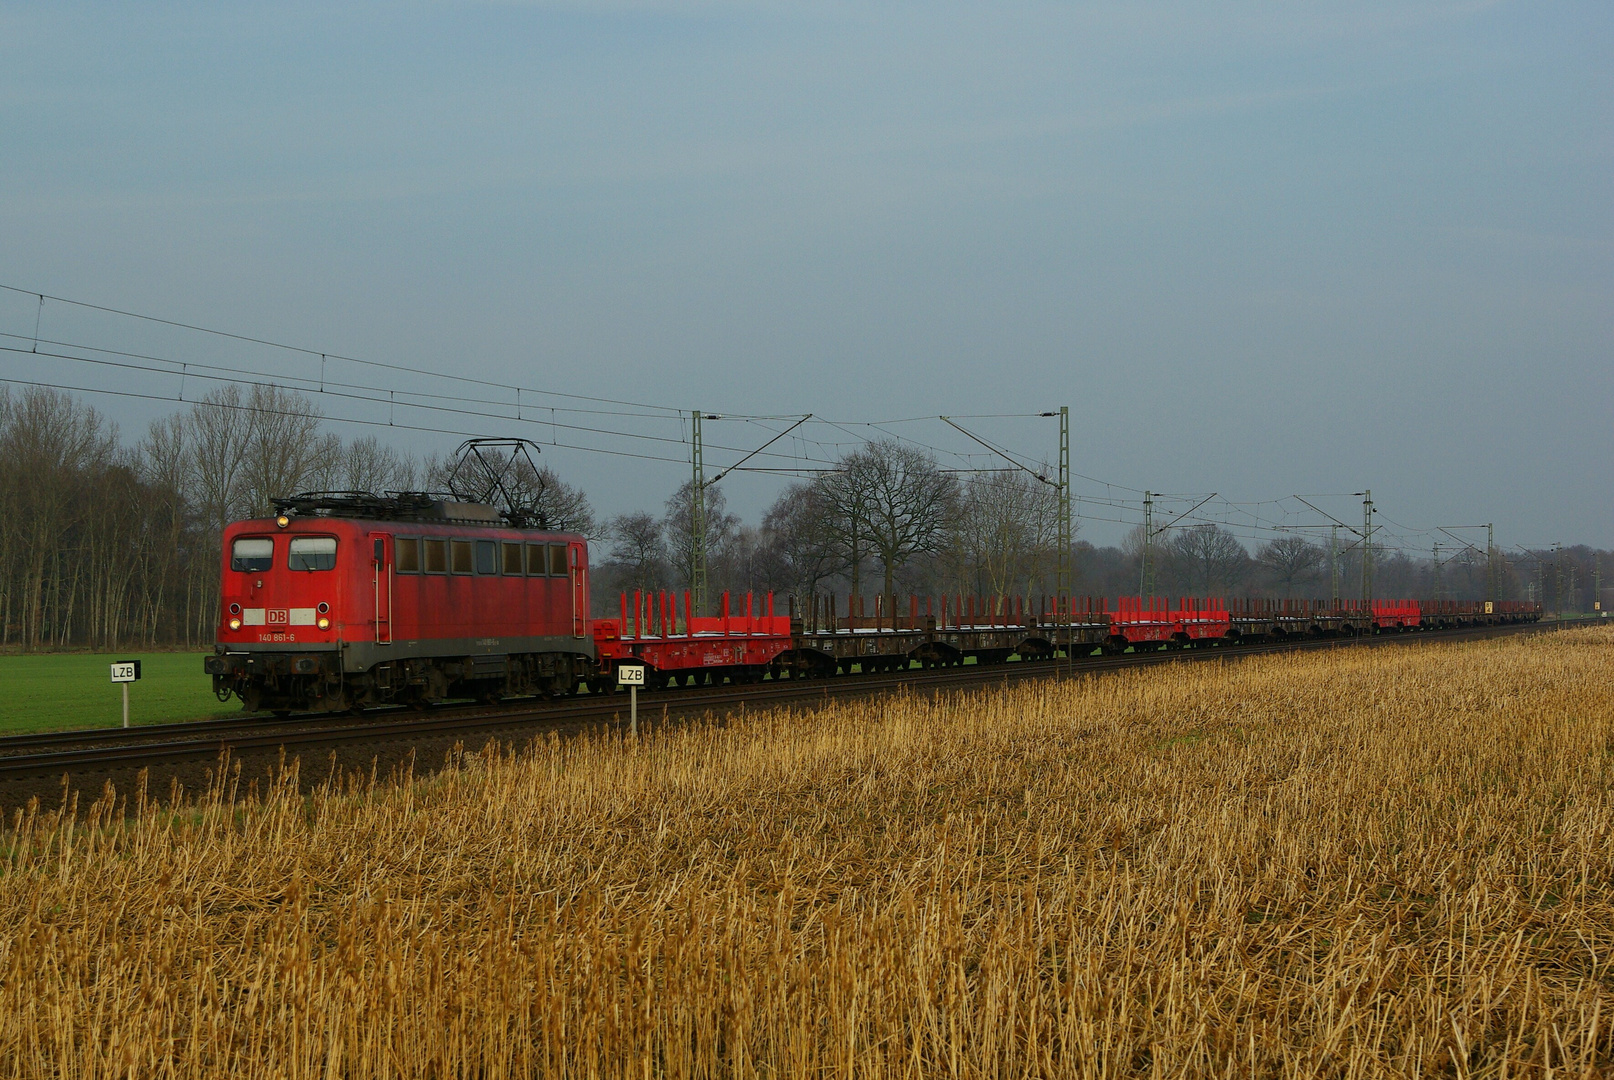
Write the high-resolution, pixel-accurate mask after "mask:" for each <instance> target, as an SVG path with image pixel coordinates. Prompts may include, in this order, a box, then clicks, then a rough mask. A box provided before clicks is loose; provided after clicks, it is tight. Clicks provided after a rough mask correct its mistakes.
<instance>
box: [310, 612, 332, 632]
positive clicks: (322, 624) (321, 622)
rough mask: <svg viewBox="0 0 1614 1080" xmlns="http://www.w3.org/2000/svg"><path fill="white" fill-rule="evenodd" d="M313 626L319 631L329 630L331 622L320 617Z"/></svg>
mask: <svg viewBox="0 0 1614 1080" xmlns="http://www.w3.org/2000/svg"><path fill="white" fill-rule="evenodd" d="M314 625H315V626H317V627H319V628H320V629H321V630H329V629H330V628H331V620H329V619H327V618H325V616H323V615H321V616H320V619H319V622H317V623H315V624H314Z"/></svg>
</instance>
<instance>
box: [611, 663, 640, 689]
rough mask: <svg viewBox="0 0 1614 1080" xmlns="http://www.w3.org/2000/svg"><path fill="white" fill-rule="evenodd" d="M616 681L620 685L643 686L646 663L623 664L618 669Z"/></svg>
mask: <svg viewBox="0 0 1614 1080" xmlns="http://www.w3.org/2000/svg"><path fill="white" fill-rule="evenodd" d="M616 681H617V685H618V686H643V685H644V665H643V664H623V665H622V666H621V667H619V668H617V669H616Z"/></svg>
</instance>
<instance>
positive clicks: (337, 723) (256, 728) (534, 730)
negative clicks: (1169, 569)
mask: <svg viewBox="0 0 1614 1080" xmlns="http://www.w3.org/2000/svg"><path fill="white" fill-rule="evenodd" d="M1593 622H1601V620H1593V619H1587V620H1554V621H1550V622H1540V623H1534V624H1528V625H1518V626H1501V627H1483V628H1478V629H1470V630H1444V631H1423V632H1418V633H1405V634H1385V635H1379V636H1374V637H1368V638H1332V639H1310V640H1303V641H1285V642H1270V643H1261V644H1253V645H1236V646H1226V647H1215V648H1194V649H1183V650H1169V649H1160V650H1153V651H1144V652H1135V653H1128V654H1124V655H1121V656H1088V657H1077V658H1074V659H1059V660H1042V661H1026V662H1014V663H1006V664H991V665H968V666H964V667H957V668H943V669H936V670H910V671H906V672H900V673H891V674H883V675H860V676H843V677H838V678H830V679H785V680H780V681H777V682H764V683H760V684H751V685H745V686H722V687H708V688H702V689H693V690H692V689H682V690H663V691H655V692H648V693H645V694H644V695H642V696H641V700H640V708H641V712H643V713H645V714H647V719H649V720H651V721H652V722H659V721H660V720H661V718H662V717H663V716H665V717H667V718H669V719H670V718H673V717H686V716H690V715H703V714H708V713H722V712H727V711H731V710H733V709H735V708H739V707H773V706H778V705H793V704H795V705H799V704H809V703H812V702H818V701H828V700H830V699H832V698H835V699H846V698H852V697H860V696H870V695H879V694H886V693H892V692H895V691H907V692H910V693H927V694H936V693H941V692H945V691H949V690H958V689H967V688H970V687H979V686H983V685H988V684H994V683H995V684H1003V685H1007V684H1009V683H1016V682H1020V681H1023V680H1026V679H1047V678H1065V677H1070V676H1073V675H1085V674H1091V673H1094V672H1102V671H1111V670H1118V669H1120V668H1126V667H1140V666H1145V665H1151V664H1169V663H1180V662H1194V661H1200V660H1223V659H1235V658H1239V657H1245V656H1257V655H1267V654H1271V653H1283V652H1308V651H1315V650H1320V649H1337V648H1357V647H1367V648H1373V647H1389V646H1395V645H1411V644H1417V643H1420V642H1431V641H1453V640H1472V639H1478V638H1488V637H1499V636H1504V635H1508V634H1521V633H1524V634H1528V633H1542V632H1550V631H1553V630H1558V629H1563V628H1566V627H1569V626H1574V625H1580V624H1584V623H1593ZM626 704H627V702H626V701H625V700H624V698H623V697H622V696H621V695H587V696H584V697H578V698H568V699H565V700H562V701H554V702H534V701H524V702H520V703H511V704H510V705H507V706H503V707H498V706H495V707H491V708H489V707H480V708H468V707H463V706H446V707H442V708H437V709H431V710H427V711H425V712H412V711H407V710H402V709H399V710H389V711H385V712H373V713H366V714H363V715H360V716H350V715H335V716H301V717H294V718H282V717H269V716H250V717H239V718H229V719H222V720H212V721H195V722H190V723H183V724H163V725H154V726H149V727H141V728H133V729H123V728H113V729H95V730H90V731H79V732H58V733H50V734H28V735H13V736H6V737H0V806H4V807H6V808H7V809H10V808H14V807H16V806H20V805H22V803H23V802H24V801H26V797H27V796H28V795H29V794H42V793H44V792H46V791H64V790H65V789H66V788H67V787H68V786H69V785H70V780H69V778H70V777H85V778H86V779H90V778H93V779H97V780H100V779H103V778H105V779H112V778H115V777H118V776H125V777H126V776H129V775H132V774H135V773H137V772H138V771H139V770H142V769H146V770H149V769H153V768H154V767H160V766H175V765H185V764H191V765H195V764H197V763H201V764H203V765H212V764H214V763H216V762H217V761H218V760H219V759H220V757H221V755H224V754H228V755H230V757H232V758H234V759H243V758H255V757H261V756H264V755H274V756H275V757H277V758H278V757H279V756H280V755H281V754H284V755H285V756H287V757H291V756H294V755H305V756H306V755H309V754H311V753H315V752H329V751H332V750H333V749H335V748H338V747H344V748H352V747H359V748H362V749H363V750H364V751H365V752H366V753H369V752H371V751H374V750H375V749H377V748H381V747H391V748H393V750H394V751H398V750H402V751H404V752H405V753H407V752H409V751H410V750H412V749H413V748H415V747H418V746H421V745H422V744H426V745H428V746H429V745H431V744H434V743H435V744H437V745H442V743H443V740H445V739H447V740H452V741H453V742H461V741H466V740H468V739H471V738H478V739H485V738H506V737H508V738H512V739H520V738H524V737H525V738H530V737H532V736H533V735H538V734H548V733H550V732H557V733H560V734H566V733H572V732H578V731H582V730H585V729H588V728H591V727H592V728H597V727H599V726H601V725H605V724H611V723H613V722H616V721H619V720H621V719H622V714H623V713H624V712H625V706H626ZM397 756H398V755H397V754H396V753H395V754H394V757H395V758H396V757H397ZM364 760H366V761H368V760H370V759H369V758H365V759H364ZM42 785H43V786H42Z"/></svg>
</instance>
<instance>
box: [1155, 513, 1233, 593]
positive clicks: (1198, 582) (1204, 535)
mask: <svg viewBox="0 0 1614 1080" xmlns="http://www.w3.org/2000/svg"><path fill="white" fill-rule="evenodd" d="M1167 549H1168V551H1169V553H1170V556H1171V558H1172V559H1173V561H1174V562H1175V563H1176V564H1177V567H1178V568H1179V569H1180V572H1181V573H1182V575H1183V579H1184V581H1185V583H1186V584H1187V586H1188V588H1189V589H1190V590H1192V591H1195V592H1197V593H1198V594H1199V595H1202V596H1216V595H1218V594H1220V593H1222V592H1224V591H1225V590H1226V589H1227V587H1228V586H1229V585H1230V584H1232V583H1233V582H1234V581H1236V580H1238V577H1239V575H1240V573H1241V572H1242V571H1243V569H1244V564H1245V563H1246V562H1247V561H1249V557H1250V556H1249V554H1248V553H1247V552H1246V551H1245V550H1244V545H1243V544H1241V543H1239V540H1238V537H1236V536H1234V535H1233V534H1232V533H1230V532H1228V531H1227V530H1226V529H1224V528H1222V527H1221V526H1220V525H1196V526H1193V527H1190V528H1186V529H1182V530H1181V531H1179V532H1178V533H1177V535H1176V536H1173V537H1172V538H1171V542H1170V543H1169V544H1168V545H1167Z"/></svg>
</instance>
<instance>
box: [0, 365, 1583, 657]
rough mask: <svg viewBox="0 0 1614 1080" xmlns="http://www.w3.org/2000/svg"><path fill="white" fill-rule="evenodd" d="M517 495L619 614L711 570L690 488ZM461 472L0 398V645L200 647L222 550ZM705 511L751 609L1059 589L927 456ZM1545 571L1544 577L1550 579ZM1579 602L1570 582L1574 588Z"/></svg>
mask: <svg viewBox="0 0 1614 1080" xmlns="http://www.w3.org/2000/svg"><path fill="white" fill-rule="evenodd" d="M511 465H512V467H511V469H510V470H509V471H508V472H507V473H506V474H505V475H504V476H503V480H502V482H503V483H504V484H505V485H506V487H507V488H509V490H510V494H511V497H513V498H516V499H517V500H519V501H521V502H522V503H523V504H524V505H526V506H527V507H529V508H530V509H532V510H533V511H535V513H536V517H537V518H538V519H540V520H543V521H545V522H547V523H549V524H551V525H554V526H561V527H565V528H568V529H572V530H575V531H578V532H582V533H584V534H585V535H588V536H590V537H592V538H594V539H597V540H604V541H607V543H605V544H604V545H602V547H603V548H604V552H603V554H597V555H596V558H595V566H596V575H595V583H596V589H595V596H596V604H597V610H599V611H601V612H602V613H603V612H606V611H609V610H611V608H612V607H613V606H614V603H615V592H616V590H617V589H618V588H620V589H629V590H631V589H644V590H652V591H653V590H658V589H676V590H682V589H687V588H689V585H690V581H691V579H692V577H693V573H694V566H695V547H694V544H693V542H692V538H691V530H690V521H691V517H692V515H691V508H692V500H693V499H694V498H695V497H697V493H696V492H694V491H693V489H692V486H691V485H690V484H689V483H685V484H684V485H683V486H682V487H681V488H679V489H678V490H677V491H675V492H673V494H672V495H671V496H670V497H669V498H668V499H667V500H666V503H665V505H664V506H663V507H662V509H661V513H659V514H657V513H650V512H637V513H629V514H623V515H619V516H617V517H614V518H612V519H610V520H609V521H604V522H598V523H597V522H596V519H595V516H594V513H593V511H592V508H591V507H590V505H589V501H588V499H587V497H586V495H585V494H584V493H583V492H581V491H580V490H578V489H576V488H574V487H571V486H569V485H567V484H565V483H564V482H562V481H561V480H560V478H559V477H557V476H556V475H555V474H554V473H553V472H552V471H551V470H549V469H548V468H547V467H543V468H539V467H536V466H534V465H533V464H532V463H531V462H530V461H512V463H511ZM451 471H452V463H451V462H449V461H446V460H441V459H436V458H426V459H424V460H416V459H413V458H411V457H409V456H408V455H405V454H401V453H399V452H398V451H397V450H395V449H393V448H391V447H389V446H386V445H384V444H382V443H381V442H379V441H378V440H376V439H375V438H371V437H366V438H359V439H355V440H352V441H349V442H344V441H343V440H341V439H340V438H338V437H337V436H335V435H333V434H331V433H329V432H328V431H326V430H325V429H324V427H323V425H322V423H321V419H320V416H319V413H318V410H317V409H316V408H314V406H313V403H312V402H310V401H309V400H308V399H307V398H305V397H303V396H302V395H299V394H296V393H292V392H288V391H283V390H278V389H275V388H272V387H264V386H257V387H252V388H250V389H246V390H243V389H241V388H238V387H235V386H225V387H223V388H221V389H219V390H217V391H215V392H214V393H213V394H212V395H210V396H209V397H207V398H205V399H203V400H201V401H199V402H196V403H194V404H191V405H189V406H187V407H185V408H184V409H182V410H180V411H178V412H175V413H173V414H172V415H169V416H167V417H164V418H162V419H160V420H158V421H156V422H154V423H153V424H151V425H150V427H149V428H148V429H147V430H146V432H145V433H144V434H143V436H142V437H140V438H139V439H137V440H135V441H134V442H132V443H126V442H124V441H122V440H120V438H119V435H118V431H117V429H116V428H115V426H114V425H112V424H111V423H109V422H108V421H107V420H106V419H105V418H104V417H103V416H101V415H100V414H99V413H98V412H96V411H95V410H94V409H92V408H90V407H88V406H86V405H84V404H83V403H81V402H79V401H77V400H76V399H74V398H72V397H70V396H69V395H67V394H65V393H62V392H60V391H55V390H49V389H40V388H32V389H29V390H26V391H24V392H22V393H17V394H8V393H6V392H5V391H3V390H0V646H8V647H21V648H26V649H40V648H53V647H64V646H83V645H89V646H93V647H113V646H118V645H121V644H124V643H150V644H157V643H174V644H198V643H205V642H207V641H208V640H210V639H211V636H212V633H213V623H214V620H215V615H216V611H215V609H216V606H217V590H218V573H219V570H218V566H219V555H218V552H219V547H218V545H219V536H220V532H221V530H222V529H223V527H224V526H225V525H226V524H228V523H229V522H231V521H233V520H237V519H239V518H242V517H248V516H253V515H258V514H264V513H267V512H268V511H269V510H270V509H271V506H272V501H273V500H274V499H275V498H276V497H279V496H283V495H286V494H290V493H294V492H297V491H305V490H327V491H328V490H358V491H373V492H382V491H399V490H420V489H424V490H443V489H445V488H446V487H447V486H448V480H449V474H450V472H451ZM698 497H700V498H701V499H702V500H703V502H704V510H705V522H706V544H705V551H706V565H707V569H708V581H709V594H710V595H713V596H715V595H716V594H717V593H718V592H720V591H723V590H729V591H734V592H743V591H755V592H762V591H773V592H777V593H780V594H786V595H796V596H802V597H805V596H808V595H811V594H815V593H822V592H838V593H841V594H843V595H844V594H845V593H856V594H858V595H863V594H864V593H874V592H879V593H883V594H886V595H888V596H889V595H896V594H899V593H941V592H946V593H967V594H974V595H982V596H1007V595H1023V596H1035V595H1036V594H1038V593H1051V592H1052V591H1054V587H1055V583H1054V577H1055V569H1056V566H1057V563H1058V550H1057V544H1058V534H1059V528H1058V499H1057V497H1056V494H1055V492H1054V490H1053V489H1052V488H1051V487H1050V486H1049V485H1048V484H1047V483H1046V482H1044V481H1042V480H1040V479H1039V478H1038V477H1036V476H1034V475H1031V474H1029V473H1027V472H1025V471H1023V470H1013V469H1006V470H1002V471H996V472H973V473H964V474H958V473H950V472H947V471H945V470H943V469H942V468H941V467H940V466H939V465H938V464H937V462H936V461H935V459H933V458H932V457H931V456H930V455H929V454H927V453H926V452H925V451H923V450H922V449H919V448H916V447H914V446H912V445H910V444H906V443H902V442H898V441H894V440H885V441H877V442H871V443H869V444H867V445H865V446H863V447H861V448H860V449H858V450H856V451H854V452H852V453H849V454H847V455H846V456H845V457H844V458H843V459H842V460H841V461H840V462H838V463H837V467H836V468H835V469H833V470H831V471H828V472H825V473H822V474H820V475H818V476H817V477H815V478H814V479H812V480H810V481H806V482H802V483H797V484H793V485H791V486H789V487H788V488H786V489H785V490H784V491H783V492H782V493H781V494H780V496H779V497H778V498H777V499H776V500H775V502H774V503H773V504H772V505H771V506H770V507H769V508H768V509H767V511H766V512H765V513H764V514H763V516H762V518H761V521H760V522H759V523H758V524H756V525H748V524H746V523H745V522H743V521H742V520H741V519H740V518H739V516H738V515H736V514H734V513H732V512H731V511H730V510H729V508H728V506H727V502H726V500H725V498H724V495H723V492H722V490H721V489H720V488H719V487H717V486H715V485H712V486H708V487H706V488H705V490H703V491H701V492H699V493H698ZM1142 558H1143V543H1142V536H1141V531H1135V532H1134V533H1133V534H1132V535H1131V536H1130V537H1129V538H1128V539H1127V540H1126V541H1125V542H1124V543H1123V544H1122V545H1121V546H1119V547H1094V546H1092V545H1090V544H1086V543H1082V542H1078V543H1076V545H1075V546H1074V548H1073V549H1072V552H1071V559H1072V565H1073V569H1074V574H1075V580H1074V582H1073V585H1074V591H1075V592H1077V593H1087V594H1090V595H1094V596H1111V597H1113V596H1119V595H1133V594H1136V593H1137V592H1138V591H1139V589H1140V584H1141V581H1140V569H1141V565H1142ZM1150 558H1151V565H1152V566H1153V568H1154V573H1153V578H1154V581H1155V583H1156V591H1157V592H1158V593H1160V594H1162V595H1277V596H1312V597H1325V596H1327V595H1329V593H1330V591H1331V590H1332V589H1333V588H1334V582H1335V581H1336V580H1337V581H1338V582H1339V588H1340V594H1341V595H1343V596H1353V595H1356V593H1357V588H1358V582H1359V581H1360V573H1361V568H1360V561H1359V558H1358V557H1355V556H1352V555H1351V554H1350V553H1349V552H1346V553H1342V554H1336V555H1334V556H1331V555H1330V553H1329V552H1328V550H1327V549H1326V548H1325V547H1324V546H1323V545H1321V544H1318V543H1314V542H1312V541H1310V540H1308V539H1306V538H1304V537H1300V536H1292V535H1291V536H1279V537H1277V538H1275V539H1273V540H1271V541H1270V542H1268V543H1265V544H1263V545H1261V546H1260V547H1258V548H1257V549H1256V550H1255V551H1254V552H1253V554H1252V552H1251V551H1250V550H1249V549H1248V548H1247V547H1246V546H1245V544H1244V542H1243V541H1241V540H1240V539H1239V538H1238V537H1237V536H1235V535H1234V534H1232V533H1231V532H1229V531H1228V530H1226V529H1225V528H1222V527H1220V526H1216V525H1207V524H1203V523H1196V524H1194V525H1193V526H1192V527H1183V528H1177V529H1173V530H1172V531H1171V532H1169V533H1168V534H1163V535H1161V536H1158V537H1155V538H1153V540H1152V543H1151V546H1150ZM1532 560H1533V562H1532ZM1602 560H1603V553H1601V552H1593V551H1591V550H1590V549H1582V548H1575V549H1568V550H1567V551H1565V552H1562V553H1553V554H1548V553H1523V554H1521V555H1519V556H1517V557H1514V558H1511V559H1502V558H1499V557H1496V556H1493V557H1492V559H1491V560H1490V561H1489V562H1487V559H1486V557H1485V555H1484V553H1483V552H1479V551H1472V550H1471V551H1463V552H1459V553H1457V554H1456V555H1455V556H1453V555H1451V554H1450V553H1449V552H1448V554H1447V555H1446V556H1444V557H1443V558H1442V560H1441V563H1440V564H1439V565H1438V566H1437V565H1436V564H1435V563H1434V561H1433V560H1432V559H1428V560H1419V559H1414V558H1409V557H1408V556H1407V555H1405V554H1401V553H1389V554H1384V553H1380V554H1379V556H1378V557H1377V558H1376V560H1375V568H1374V574H1375V585H1376V587H1375V592H1376V594H1377V595H1380V596H1389V595H1402V596H1423V597H1435V596H1444V597H1447V598H1451V599H1479V598H1482V597H1484V596H1485V595H1486V592H1487V590H1488V589H1491V588H1494V589H1495V595H1496V596H1497V597H1498V598H1501V599H1511V598H1523V597H1526V596H1530V595H1534V596H1536V597H1537V598H1539V599H1542V600H1543V601H1544V602H1548V603H1551V604H1555V605H1557V606H1562V607H1564V608H1566V609H1578V608H1579V607H1590V606H1591V601H1592V600H1594V599H1596V598H1597V597H1596V596H1594V595H1593V594H1594V592H1595V590H1596V587H1597V586H1598V585H1599V584H1600V583H1601V566H1602ZM1565 582H1567V584H1565Z"/></svg>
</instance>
